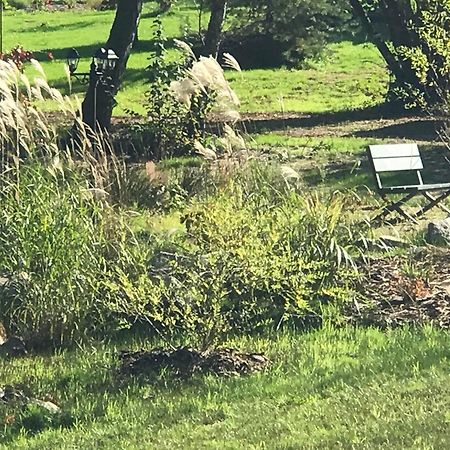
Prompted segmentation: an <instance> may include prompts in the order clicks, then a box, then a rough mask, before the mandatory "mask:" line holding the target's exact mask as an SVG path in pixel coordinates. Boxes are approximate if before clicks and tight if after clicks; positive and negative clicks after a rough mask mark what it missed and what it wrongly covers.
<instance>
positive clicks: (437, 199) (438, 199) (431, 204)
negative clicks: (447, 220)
mask: <svg viewBox="0 0 450 450" xmlns="http://www.w3.org/2000/svg"><path fill="white" fill-rule="evenodd" d="M421 194H422V195H423V196H424V197H425V198H426V199H427V200H428V201H429V203H428V205H426V206H425V207H423V208H421V209H420V210H419V211H418V212H417V213H416V214H415V215H414V216H415V217H420V216H422V215H423V214H425V213H426V212H427V211H429V210H430V209H431V208H434V207H435V206H437V207H438V208H440V209H442V211H444V212H446V213H447V214H449V215H450V209H448V208H447V207H446V206H444V205H441V204H440V202H442V200H445V199H446V198H447V197H448V196H450V191H446V192H444V193H443V194H441V195H440V196H439V197H433V196H432V195H431V194H429V193H428V192H421Z"/></svg>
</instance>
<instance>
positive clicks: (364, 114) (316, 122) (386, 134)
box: [242, 110, 443, 142]
mask: <svg viewBox="0 0 450 450" xmlns="http://www.w3.org/2000/svg"><path fill="white" fill-rule="evenodd" d="M242 123H243V125H244V127H245V129H246V130H247V131H248V132H250V133H261V132H274V133H277V134H281V135H283V134H285V135H288V136H297V137H329V136H333V137H361V138H376V139H392V140H396V139H398V140H404V139H408V140H414V141H418V142H433V141H436V140H437V139H439V136H438V131H437V130H439V129H440V128H441V127H442V124H443V122H442V120H435V119H432V118H430V117H428V116H419V115H407V114H406V115H405V114H404V113H403V114H402V115H398V114H397V115H395V114H389V113H384V114H383V113H382V112H377V111H375V110H363V111H348V112H347V111H346V112H343V113H336V114H295V113H284V114H281V113H276V114H259V113H256V114H255V113H251V114H243V121H242Z"/></svg>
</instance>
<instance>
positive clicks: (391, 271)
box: [348, 250, 450, 329]
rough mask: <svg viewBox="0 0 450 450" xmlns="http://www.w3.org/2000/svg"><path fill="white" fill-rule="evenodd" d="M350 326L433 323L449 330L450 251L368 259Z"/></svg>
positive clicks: (421, 251)
mask: <svg viewBox="0 0 450 450" xmlns="http://www.w3.org/2000/svg"><path fill="white" fill-rule="evenodd" d="M360 269H361V272H362V274H363V278H362V281H361V283H360V286H359V288H360V289H359V290H360V293H361V295H360V299H361V301H357V302H355V303H354V305H353V306H352V307H351V308H350V309H349V311H348V316H349V320H350V321H351V322H353V323H359V324H365V325H375V326H379V327H382V328H385V327H397V326H401V325H406V324H410V325H422V324H426V323H429V324H433V325H436V326H439V327H441V328H445V329H450V250H433V251H432V252H429V251H427V250H419V251H417V252H416V253H415V254H413V255H402V256H391V257H385V258H381V259H376V260H372V261H370V262H369V263H367V262H366V263H365V264H363V265H362V266H361V267H360Z"/></svg>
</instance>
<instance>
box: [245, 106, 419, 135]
mask: <svg viewBox="0 0 450 450" xmlns="http://www.w3.org/2000/svg"><path fill="white" fill-rule="evenodd" d="M408 115H411V116H412V115H414V113H413V112H407V111H405V110H403V109H400V108H398V107H396V106H394V105H391V104H382V105H376V106H371V107H367V108H361V109H352V110H342V111H336V112H325V113H309V114H308V113H299V114H295V113H292V114H291V113H287V114H276V113H275V114H270V113H269V114H259V113H256V114H252V113H250V114H246V115H245V118H244V123H245V125H246V128H247V131H248V132H249V133H261V132H270V131H282V130H286V129H289V128H313V127H317V126H323V125H338V124H342V123H345V122H352V121H362V120H379V119H394V118H400V117H407V116H408Z"/></svg>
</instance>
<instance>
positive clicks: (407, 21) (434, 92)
mask: <svg viewBox="0 0 450 450" xmlns="http://www.w3.org/2000/svg"><path fill="white" fill-rule="evenodd" d="M349 1H350V4H351V6H352V8H353V11H354V13H355V15H356V16H357V17H358V18H359V19H360V20H361V23H362V25H363V26H364V28H365V29H366V32H367V33H368V34H369V36H370V37H371V39H372V41H373V42H374V44H375V45H376V46H377V48H378V50H379V51H380V53H381V55H382V56H383V58H384V60H385V61H386V64H387V66H388V68H389V70H390V71H391V73H392V74H393V75H394V78H395V80H394V83H393V84H392V86H391V89H392V88H399V87H400V88H402V89H403V90H406V91H411V88H412V89H414V90H416V91H417V92H419V93H422V94H423V95H424V96H425V99H426V100H427V102H429V103H434V102H436V101H438V100H439V89H440V88H439V86H440V84H441V83H442V80H440V79H434V78H439V77H435V75H434V74H433V73H430V74H429V79H428V80H427V83H425V84H424V83H423V82H422V81H421V80H420V79H419V77H418V75H417V72H416V70H415V68H414V65H413V62H412V61H411V60H410V59H409V58H408V57H406V56H404V55H403V56H402V52H397V51H396V50H398V49H401V48H409V49H414V48H419V49H421V50H422V51H423V53H424V55H425V56H426V57H427V59H428V61H430V62H434V63H437V64H438V65H439V55H436V54H435V53H434V52H433V50H432V49H430V48H429V46H428V45H427V42H424V41H423V39H421V37H420V35H419V33H418V31H417V27H418V26H419V25H420V22H421V16H420V13H417V12H416V11H414V10H413V8H412V7H411V4H410V3H409V2H408V1H401V0H379V4H378V7H379V12H380V13H381V14H382V18H383V22H384V24H385V25H386V27H387V31H388V33H389V35H388V37H382V35H381V34H380V33H378V32H377V30H376V28H375V26H374V24H373V22H372V20H371V18H370V15H369V14H368V13H367V12H366V10H365V9H364V7H363V5H362V2H361V0H349ZM417 10H418V11H420V8H419V7H418V8H417ZM441 65H442V63H441ZM441 78H442V77H441Z"/></svg>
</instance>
